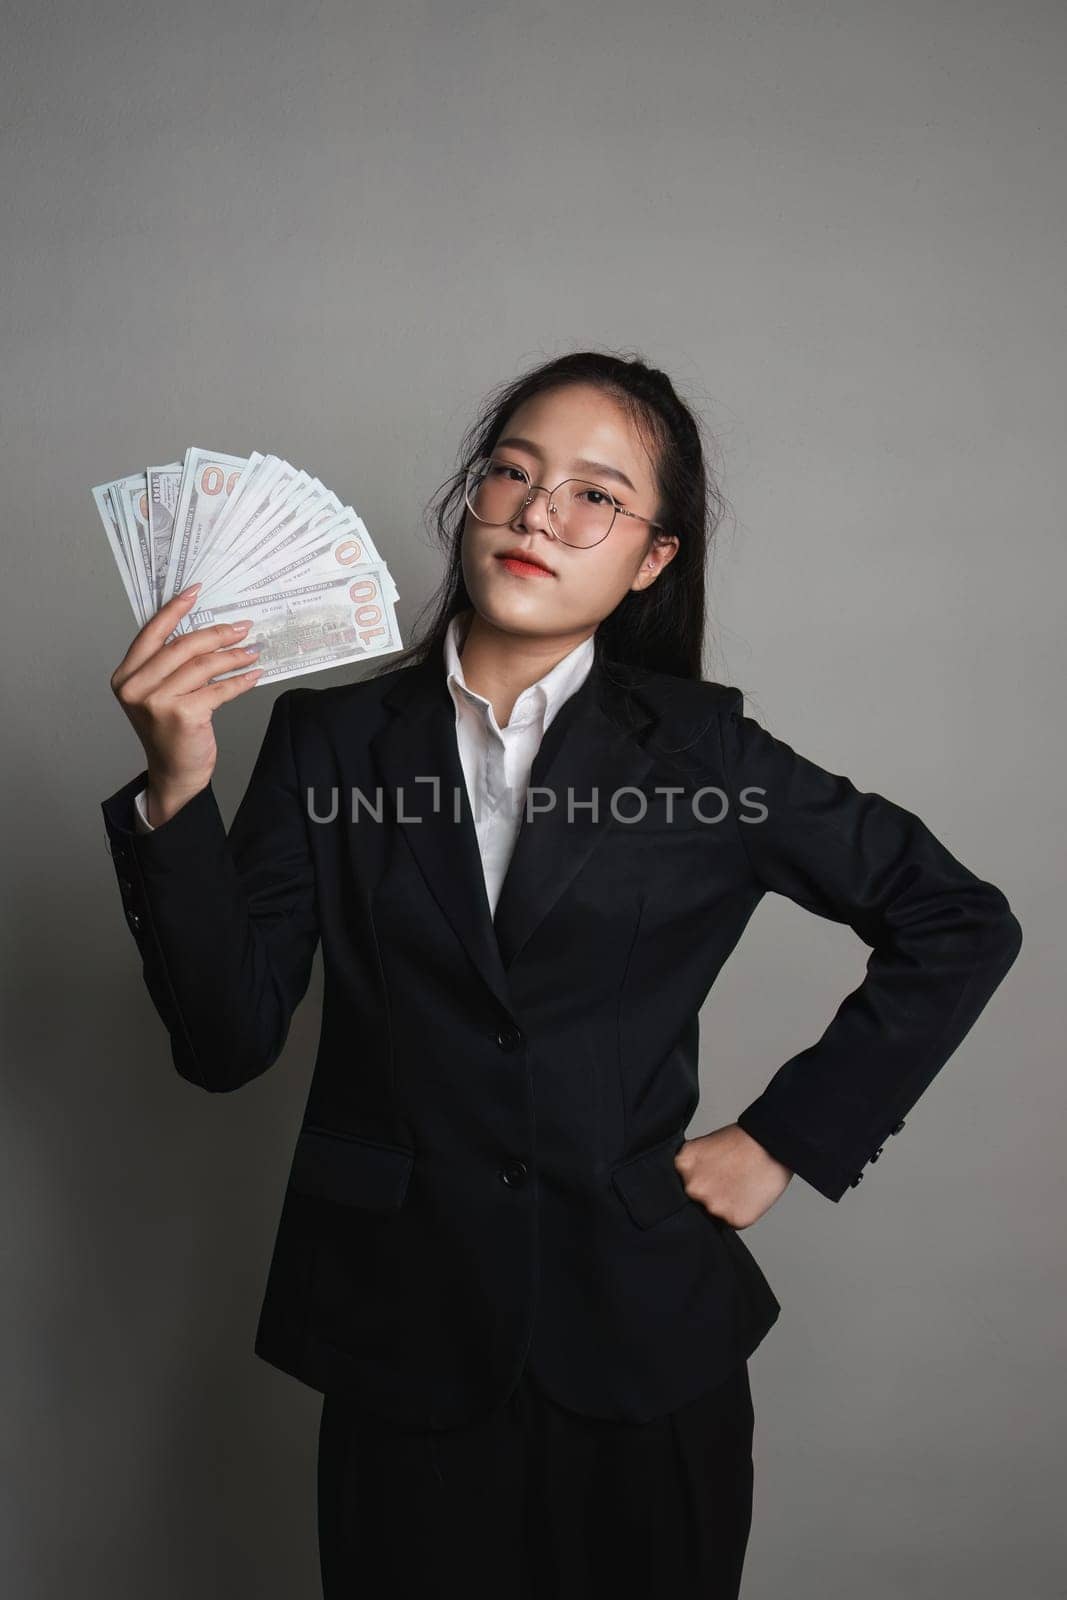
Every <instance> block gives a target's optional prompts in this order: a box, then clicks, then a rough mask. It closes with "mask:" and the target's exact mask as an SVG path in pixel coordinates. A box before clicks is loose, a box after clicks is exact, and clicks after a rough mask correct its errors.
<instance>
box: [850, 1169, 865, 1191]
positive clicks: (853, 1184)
mask: <svg viewBox="0 0 1067 1600" xmlns="http://www.w3.org/2000/svg"><path fill="white" fill-rule="evenodd" d="M862 1182H863V1173H862V1172H857V1174H856V1176H855V1177H854V1178H853V1180H852V1182H851V1183H850V1184H849V1188H850V1189H854V1188H855V1187H856V1185H857V1183H862Z"/></svg>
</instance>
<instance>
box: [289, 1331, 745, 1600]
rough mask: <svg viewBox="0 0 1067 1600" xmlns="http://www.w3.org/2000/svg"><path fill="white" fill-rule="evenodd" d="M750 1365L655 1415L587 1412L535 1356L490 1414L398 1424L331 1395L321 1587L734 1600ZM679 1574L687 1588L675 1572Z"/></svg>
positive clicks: (330, 1599)
mask: <svg viewBox="0 0 1067 1600" xmlns="http://www.w3.org/2000/svg"><path fill="white" fill-rule="evenodd" d="M753 1424H754V1416H753V1408H752V1394H751V1389H750V1386H749V1374H748V1364H747V1362H743V1363H742V1364H741V1365H740V1366H739V1367H738V1368H737V1369H735V1371H734V1372H733V1373H731V1375H730V1376H729V1377H728V1378H727V1379H726V1380H725V1381H724V1382H722V1383H718V1384H716V1385H714V1386H713V1387H712V1388H711V1389H709V1390H707V1391H706V1392H705V1393H704V1394H702V1395H700V1396H698V1398H697V1399H695V1400H692V1401H690V1402H689V1403H688V1405H685V1406H682V1407H681V1408H680V1409H678V1410H677V1411H672V1412H669V1413H668V1414H667V1415H665V1416H662V1417H656V1418H653V1420H652V1421H650V1422H641V1423H632V1422H609V1421H604V1420H601V1419H598V1418H593V1417H584V1416H579V1415H578V1414H577V1413H576V1412H573V1411H568V1410H566V1409H564V1407H562V1406H560V1405H558V1404H556V1402H555V1401H553V1400H551V1399H550V1398H549V1397H548V1396H547V1395H546V1394H545V1393H544V1392H543V1391H542V1390H541V1389H540V1388H539V1387H538V1386H537V1384H536V1382H535V1380H534V1379H533V1376H532V1374H531V1373H530V1372H529V1371H525V1372H524V1373H523V1374H522V1376H521V1377H520V1379H519V1382H518V1385H517V1386H516V1388H515V1389H514V1390H513V1392H512V1394H511V1395H510V1396H509V1398H508V1399H507V1401H506V1402H505V1403H504V1404H503V1406H501V1407H500V1408H499V1409H498V1410H497V1411H496V1412H494V1413H493V1415H492V1416H490V1417H488V1418H485V1419H484V1420H481V1421H479V1422H476V1423H473V1424H469V1425H467V1426H465V1427H460V1428H452V1429H447V1430H436V1431H435V1430H431V1429H427V1430H425V1431H422V1430H414V1429H402V1428H398V1427H395V1426H394V1425H391V1424H390V1423H388V1422H385V1421H383V1420H381V1419H378V1418H374V1417H372V1416H369V1415H367V1414H366V1413H364V1412H360V1411H357V1410H356V1409H355V1407H354V1406H353V1405H352V1404H351V1403H350V1402H349V1401H347V1400H346V1399H345V1397H344V1396H341V1395H333V1394H328V1395H326V1396H324V1398H323V1405H322V1417H321V1421H320V1428H319V1455H318V1514H319V1557H320V1562H321V1568H322V1587H323V1595H324V1600H358V1597H359V1596H363V1595H366V1596H378V1595H388V1596H389V1597H390V1600H402V1597H407V1596H409V1595H410V1596H415V1595H418V1596H419V1600H425V1597H426V1596H427V1595H429V1594H436V1593H441V1592H443V1590H444V1589H446V1588H447V1589H448V1590H449V1591H451V1589H452V1588H453V1587H454V1588H455V1591H456V1592H457V1593H458V1594H462V1595H464V1597H465V1600H474V1597H475V1596H477V1597H479V1600H480V1597H482V1596H485V1597H487V1600H488V1597H489V1596H490V1595H491V1596H493V1600H499V1597H500V1596H501V1595H507V1596H508V1597H509V1600H595V1597H597V1596H598V1595H600V1594H604V1595H610V1596H611V1600H630V1597H631V1596H632V1597H633V1600H637V1596H640V1597H641V1600H653V1597H656V1596H658V1595H667V1594H678V1595H691V1596H693V1597H694V1600H696V1597H699V1600H737V1595H738V1593H739V1590H740V1585H741V1569H742V1566H743V1563H744V1557H745V1548H746V1545H747V1543H748V1535H749V1529H750V1525H751V1521H752V1491H753V1461H752V1438H753ZM675 1586H677V1587H675Z"/></svg>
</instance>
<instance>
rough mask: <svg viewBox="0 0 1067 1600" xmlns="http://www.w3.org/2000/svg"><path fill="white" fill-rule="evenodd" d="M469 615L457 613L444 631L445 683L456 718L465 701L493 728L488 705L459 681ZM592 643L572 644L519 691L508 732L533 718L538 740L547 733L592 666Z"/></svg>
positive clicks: (489, 704) (461, 679) (590, 641)
mask: <svg viewBox="0 0 1067 1600" xmlns="http://www.w3.org/2000/svg"><path fill="white" fill-rule="evenodd" d="M473 615H474V612H473V609H472V608H468V609H467V610H466V611H460V612H457V614H456V615H455V616H454V617H453V618H452V619H451V621H450V622H449V624H448V628H447V629H446V631H445V642H444V659H445V682H446V683H447V685H448V689H449V693H450V694H451V696H452V699H453V702H454V703H455V706H456V713H457V715H458V714H459V708H460V704H461V701H466V703H467V704H468V705H474V706H478V707H480V708H481V711H482V714H483V715H484V716H485V718H486V721H487V722H489V723H490V725H491V726H493V727H496V717H495V715H494V713H493V708H492V705H491V703H490V702H489V701H488V700H487V699H485V697H484V696H483V695H480V694H476V693H475V691H474V690H473V689H470V688H468V686H467V683H466V681H465V679H464V677H463V665H462V663H461V661H460V655H459V652H460V647H461V645H462V643H463V641H464V639H465V638H466V635H467V629H468V627H469V626H470V622H471V618H472V617H473ZM594 639H595V636H594V635H593V634H590V635H589V637H588V639H583V640H582V641H581V643H580V644H576V645H575V646H574V648H573V650H568V652H567V654H566V655H565V656H564V657H563V658H562V660H560V661H557V662H556V664H555V666H554V667H550V668H549V670H548V671H547V672H546V673H545V674H544V675H543V676H542V677H540V678H538V679H537V681H536V682H535V683H531V684H530V685H529V687H528V688H526V689H524V690H523V691H522V693H521V694H520V695H519V697H518V699H517V700H516V701H515V705H514V708H513V710H512V713H511V719H510V721H509V722H508V727H509V728H512V727H519V726H521V725H524V724H526V723H528V722H532V721H533V720H534V718H535V717H541V718H542V730H541V731H542V736H543V735H544V733H545V732H547V730H548V727H549V724H550V723H551V721H552V719H553V717H554V716H555V715H556V712H557V711H558V710H559V708H560V706H561V705H562V704H563V702H564V701H565V700H566V699H568V697H569V696H570V695H572V694H574V692H575V690H576V689H579V688H580V687H581V685H582V683H583V682H584V681H585V678H586V677H587V675H588V673H589V670H590V668H591V667H592V665H593V655H594V649H595V644H594Z"/></svg>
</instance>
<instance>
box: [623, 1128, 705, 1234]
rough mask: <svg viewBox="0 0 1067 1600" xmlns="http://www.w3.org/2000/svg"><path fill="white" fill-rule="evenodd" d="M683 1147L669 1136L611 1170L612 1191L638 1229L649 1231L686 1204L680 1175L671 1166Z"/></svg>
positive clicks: (674, 1167)
mask: <svg viewBox="0 0 1067 1600" xmlns="http://www.w3.org/2000/svg"><path fill="white" fill-rule="evenodd" d="M683 1143H684V1140H683V1139H680V1138H679V1137H678V1136H677V1135H672V1136H671V1138H669V1139H665V1140H663V1142H662V1143H660V1144H657V1145H653V1146H652V1148H651V1149H650V1150H642V1151H640V1152H639V1153H638V1154H637V1155H635V1156H629V1157H628V1158H627V1159H626V1160H625V1161H621V1162H619V1164H618V1165H617V1166H615V1167H613V1168H612V1169H611V1181H612V1183H613V1184H614V1186H615V1191H616V1193H617V1194H618V1195H619V1196H620V1197H621V1199H622V1201H623V1204H624V1205H625V1206H626V1209H627V1211H628V1212H629V1213H630V1215H631V1217H632V1218H633V1220H634V1221H635V1222H636V1223H637V1226H638V1227H639V1228H651V1227H652V1226H653V1225H654V1224H655V1223H657V1222H662V1221H663V1219H664V1218H665V1217H669V1216H670V1215H671V1214H672V1212H675V1211H680V1210H681V1208H682V1206H684V1205H687V1204H688V1203H689V1196H688V1195H687V1194H686V1192H685V1184H684V1183H683V1182H682V1175H681V1173H680V1172H679V1171H678V1168H677V1167H676V1166H675V1165H674V1157H675V1155H676V1153H677V1152H678V1151H679V1150H680V1149H681V1147H682V1145H683Z"/></svg>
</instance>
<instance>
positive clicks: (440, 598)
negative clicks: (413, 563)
mask: <svg viewBox="0 0 1067 1600" xmlns="http://www.w3.org/2000/svg"><path fill="white" fill-rule="evenodd" d="M578 383H580V384H589V385H592V386H593V387H595V388H597V389H600V390H601V391H602V392H603V393H604V394H606V395H609V396H610V397H611V398H612V399H613V400H615V401H617V402H618V403H619V404H621V405H622V406H623V407H624V408H625V410H626V411H627V413H628V415H629V417H630V419H631V420H632V422H633V423H634V425H635V426H636V428H637V429H638V431H639V433H640V435H641V437H642V439H643V441H644V443H645V446H646V448H647V449H648V451H649V455H650V457H651V459H652V461H653V463H654V467H655V476H656V484H657V488H658V491H659V498H658V500H657V509H656V511H655V513H654V516H653V520H654V521H656V522H661V523H663V525H664V527H665V529H666V530H667V531H668V532H670V533H673V534H676V535H677V536H678V540H679V546H678V551H677V554H676V555H675V556H674V559H673V560H672V561H669V562H668V563H667V566H666V567H665V568H664V570H663V571H662V572H661V573H660V575H659V577H658V578H657V579H656V581H655V582H654V583H652V584H650V585H649V586H648V588H647V589H642V590H630V591H629V592H628V593H627V594H625V595H624V596H623V598H622V600H621V601H620V602H619V604H618V605H617V606H616V607H615V610H614V611H613V612H612V613H611V614H610V616H607V617H605V618H604V620H603V621H602V622H601V623H600V624H599V626H598V628H597V630H596V634H595V648H596V650H597V652H598V654H599V655H600V657H601V658H603V657H605V656H606V657H607V658H609V659H610V660H612V661H615V662H619V663H621V664H623V665H625V666H632V667H645V668H651V669H653V670H654V671H657V672H670V673H674V674H675V675H677V676H678V677H684V678H701V677H702V676H703V671H702V660H703V646H704V624H705V568H706V563H707V558H708V552H709V548H710V542H711V539H712V538H713V536H714V534H715V532H716V530H717V529H718V526H719V524H720V522H721V520H722V517H723V513H724V510H725V505H726V502H725V499H724V497H723V494H722V491H721V489H720V487H719V485H718V483H717V482H716V480H715V478H714V475H713V474H712V473H711V472H710V470H709V469H708V467H707V466H706V464H705V453H706V452H705V445H704V441H703V436H702V427H701V424H700V422H699V420H698V418H697V417H696V415H695V414H694V412H693V411H692V410H691V409H690V407H689V406H688V405H687V404H686V403H685V401H684V400H682V399H681V397H680V396H679V395H678V393H677V391H676V390H675V387H674V385H673V384H672V382H671V380H670V378H668V376H667V374H666V373H665V372H660V371H659V370H658V369H657V368H656V367H650V366H647V365H646V364H645V362H644V361H642V360H641V359H640V358H639V357H637V356H634V357H633V358H631V359H625V358H623V357H621V356H617V355H612V354H601V353H599V352H598V351H592V350H579V351H575V352H573V353H571V354H569V355H563V356H559V357H557V358H556V359H555V360H553V361H547V362H545V363H543V364H542V365H540V366H537V367H534V368H531V369H530V370H529V371H527V372H525V373H523V374H522V375H521V376H520V377H518V378H515V379H513V380H512V381H510V382H508V383H505V384H502V385H500V386H499V387H498V388H496V389H495V390H493V391H492V392H491V393H490V394H489V396H488V397H487V399H486V400H485V402H484V404H483V406H482V409H481V411H480V413H479V415H478V416H477V418H476V419H475V421H474V422H473V423H472V424H471V426H470V427H469V428H468V430H467V433H466V435H465V436H464V439H463V442H462V444H461V447H460V461H459V465H458V467H457V470H456V471H455V472H454V473H453V474H452V476H451V477H450V478H447V479H446V480H445V482H444V483H443V484H442V485H441V486H440V488H439V489H438V490H437V491H436V492H435V494H434V496H433V498H432V499H431V500H430V502H429V504H428V506H427V511H426V514H427V518H428V521H431V522H432V524H433V525H434V532H435V535H436V540H437V542H438V543H439V544H440V545H441V546H442V547H443V548H444V550H445V552H446V555H447V558H448V565H447V569H446V571H445V574H444V577H443V578H442V580H441V583H440V584H439V586H438V588H437V590H436V592H435V593H434V594H433V595H431V597H430V599H429V600H428V601H427V602H426V604H425V605H424V606H423V608H422V611H420V613H419V620H421V619H422V618H423V617H424V616H425V615H426V613H427V612H428V613H429V621H428V623H427V624H426V626H425V627H424V628H423V629H422V630H421V631H420V632H419V633H418V636H417V637H416V638H415V639H414V640H413V641H412V642H411V643H410V644H408V645H407V646H406V647H405V649H404V650H402V651H398V652H396V653H395V654H393V655H390V656H388V657H387V658H386V659H385V661H384V662H383V664H382V666H381V667H380V668H379V669H377V670H376V671H375V672H374V673H372V674H371V675H372V676H377V675H378V673H379V672H391V671H393V670H394V669H395V668H397V667H402V666H407V665H409V664H411V663H413V662H415V661H421V660H425V658H426V657H427V656H428V655H429V654H430V653H431V652H432V651H434V650H435V649H436V650H440V649H443V645H444V636H445V632H446V630H447V628H448V624H449V623H450V621H451V620H452V618H453V617H454V616H455V615H456V614H457V612H460V611H465V610H467V609H468V607H470V606H471V604H472V602H471V598H470V596H469V594H468V593H467V585H466V583H465V581H464V578H463V567H462V562H461V557H460V545H461V541H462V536H463V524H464V520H465V516H466V502H465V500H464V485H465V482H466V476H467V472H468V469H469V468H470V466H471V465H472V464H473V462H474V461H475V460H477V458H478V457H479V456H485V455H489V454H491V452H492V451H493V449H494V448H495V446H496V441H497V439H499V438H500V436H501V434H502V433H503V431H504V428H505V426H506V424H507V422H508V420H509V418H510V417H511V416H512V414H513V413H514V412H515V411H517V410H518V408H519V406H521V405H522V404H523V403H524V402H525V401H526V400H529V399H530V398H531V396H533V395H537V394H543V393H545V391H546V390H550V389H559V388H562V387H563V386H564V385H566V384H578ZM655 537H657V538H658V537H661V536H660V535H658V534H657V535H655Z"/></svg>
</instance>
